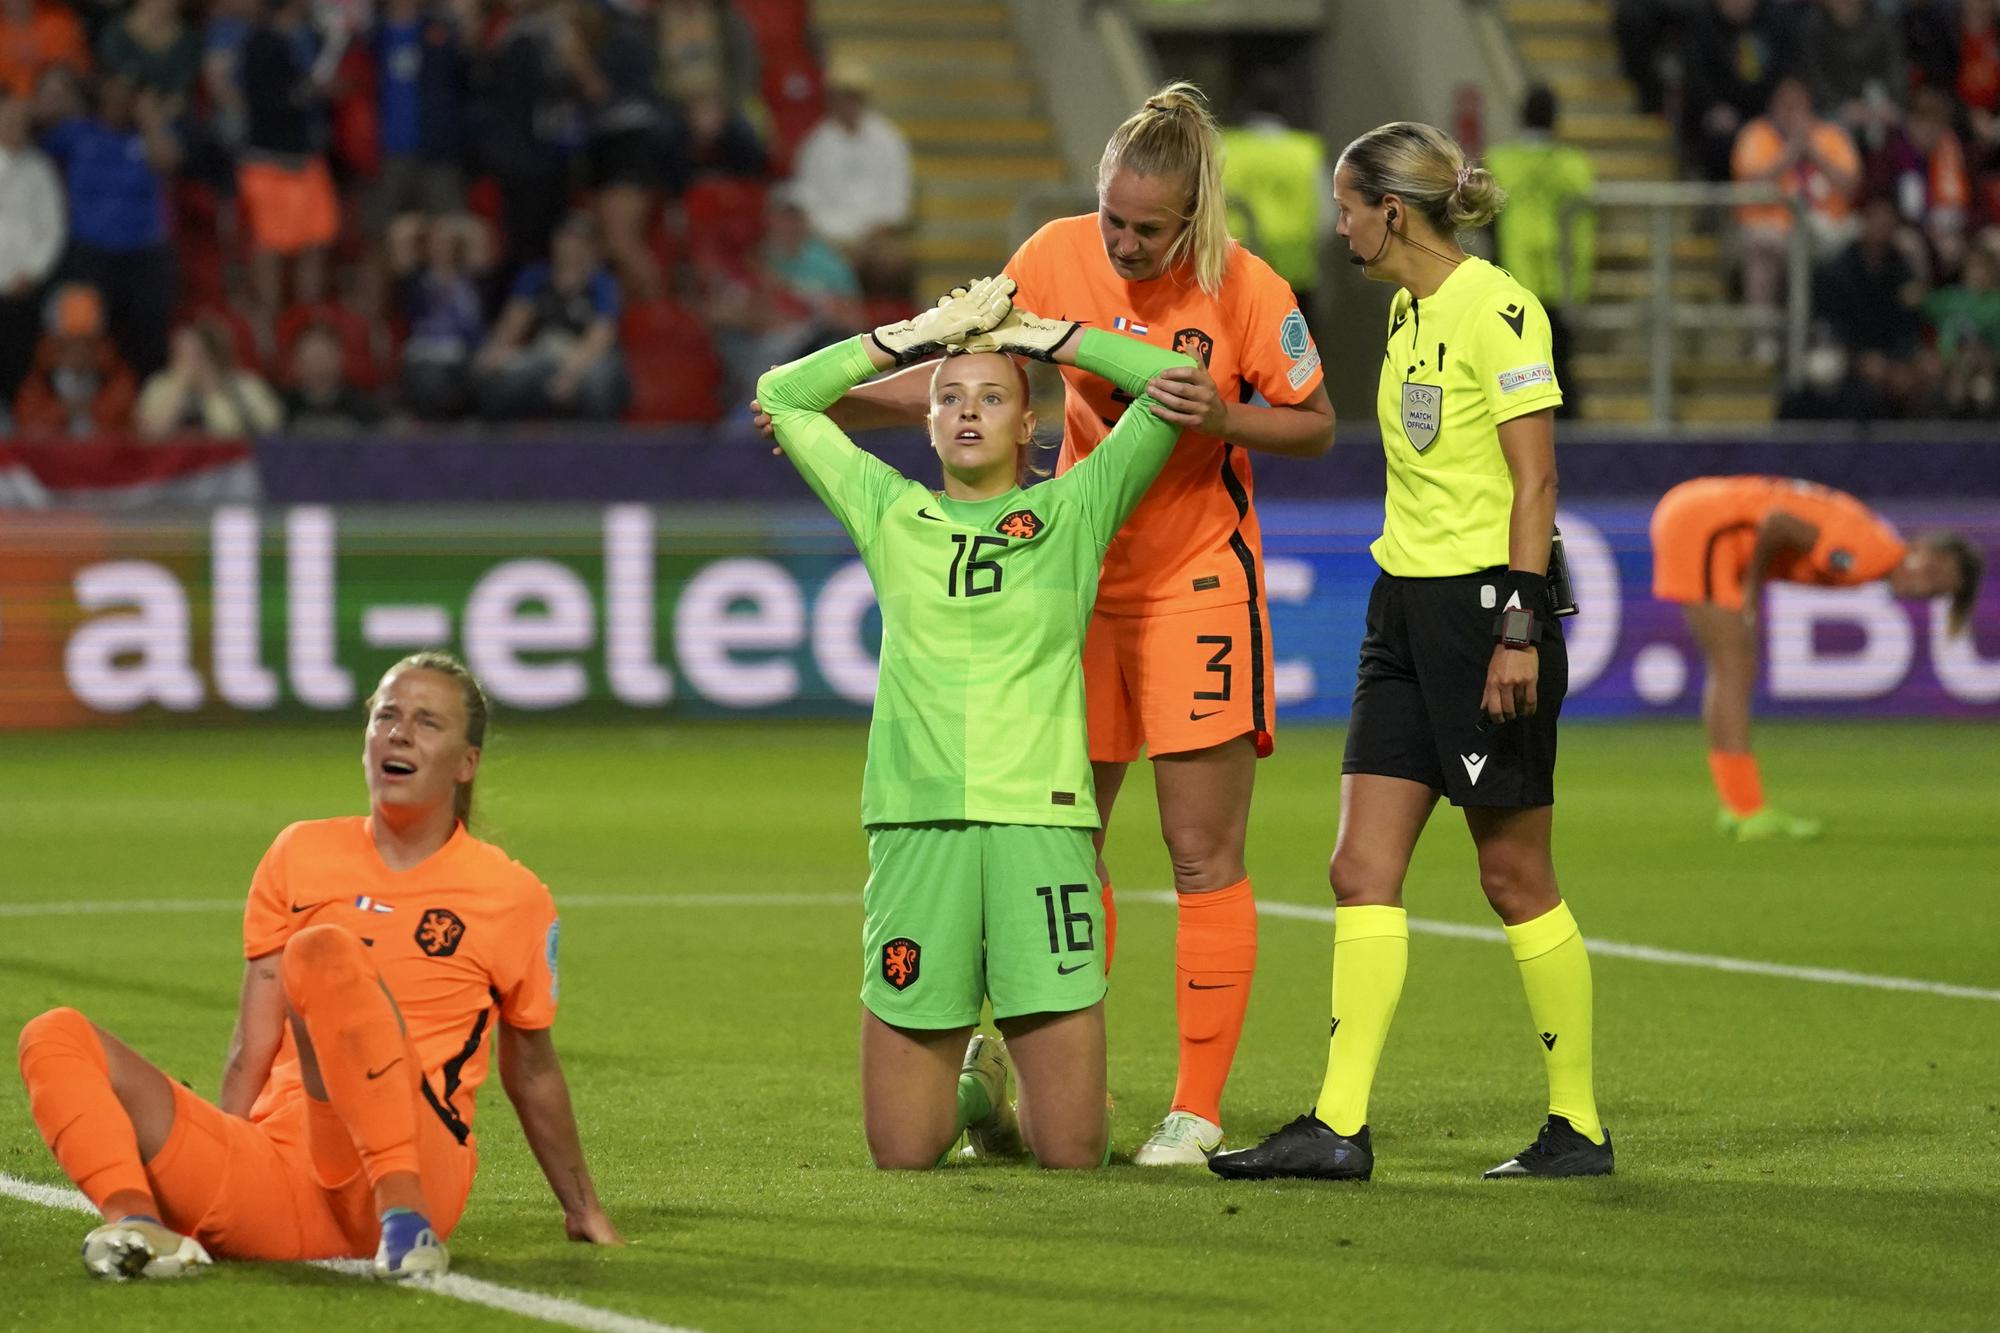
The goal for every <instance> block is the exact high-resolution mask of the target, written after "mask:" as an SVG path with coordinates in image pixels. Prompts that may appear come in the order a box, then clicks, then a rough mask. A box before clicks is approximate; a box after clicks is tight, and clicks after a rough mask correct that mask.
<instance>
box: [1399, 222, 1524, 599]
mask: <svg viewBox="0 0 2000 1333" xmlns="http://www.w3.org/2000/svg"><path fill="white" fill-rule="evenodd" d="M1560 402H1562V387H1561V386H1560V385H1558V384H1557V383H1556V375H1555V369H1554V366H1553V364H1552V361H1551V356H1550V352H1549V317H1548V314H1547V312H1546V311H1544V310H1543V309H1542V303H1541V302H1540V301H1537V300H1536V299H1535V298H1534V295H1533V294H1532V293H1530V292H1529V291H1528V289H1527V288H1525V287H1523V286H1522V285H1521V284H1520V283H1518V282H1516V281H1514V279H1513V277H1512V275H1510V274H1509V273H1507V271H1506V270H1504V269H1499V268H1495V267H1494V266H1493V265H1491V264H1489V263H1487V262H1486V261H1485V260H1483V259H1479V258H1474V257H1468V258H1467V259H1466V261H1465V262H1464V263H1462V264H1460V265H1459V266H1458V267H1457V268H1455V269H1453V270H1452V271H1451V276H1450V277H1448V278H1446V279H1445V280H1444V284H1443V285H1442V286H1440V287H1439V288H1438V289H1437V290H1436V291H1435V292H1433V293H1432V294H1431V295H1429V296H1426V297H1424V298H1423V299H1422V300H1421V301H1420V300H1418V299H1417V298H1415V297H1413V296H1411V295H1410V293H1409V292H1407V291H1399V292H1397V293H1396V299H1395V300H1394V301H1393V302H1392V303H1391V304H1390V306H1389V346H1388V349H1387V350H1386V351H1385V352H1384V353H1383V362H1382V382H1381V388H1380V390H1379V391H1378V392H1377V393H1376V395H1375V414H1376V416H1377V417H1378V418H1379V419H1380V420H1381V423H1382V448H1383V450H1384V452H1386V453H1387V454H1388V456H1389V493H1388V497H1387V502H1386V504H1385V506H1384V514H1383V519H1382V535H1381V536H1380V537H1378V538H1376V539H1375V544H1374V545H1373V546H1371V547H1369V548H1368V549H1369V551H1370V553H1371V554H1373V555H1374V557H1375V563H1376V564H1378V565H1380V566H1381V567H1382V569H1383V571H1384V572H1385V573H1389V574H1396V575H1400V576H1402V577H1404V578H1446V577H1449V576H1451V575H1454V574H1471V573H1474V572H1476V571H1478V570H1482V569H1487V568H1490V567H1492V566H1494V565H1504V564H1506V563H1507V519H1508V514H1509V512H1510V510H1511V509H1512V508H1513V504H1514V479H1513V477H1512V475H1511V474H1510V473H1509V472H1508V471H1507V459H1506V457H1505V456H1504V455H1502V454H1501V452H1500V424H1501V423H1502V422H1506V421H1512V420H1513V419H1514V418H1515V417H1519V416H1526V415H1527V414H1528V413H1530V412H1539V411H1541V410H1542V409H1543V408H1545V407H1554V406H1556V405H1557V404H1558V403H1560Z"/></svg>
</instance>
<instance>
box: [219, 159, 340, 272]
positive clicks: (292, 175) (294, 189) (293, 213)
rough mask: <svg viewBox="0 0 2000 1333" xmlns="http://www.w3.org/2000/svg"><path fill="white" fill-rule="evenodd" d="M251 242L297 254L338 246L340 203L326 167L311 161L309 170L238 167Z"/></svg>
mask: <svg viewBox="0 0 2000 1333" xmlns="http://www.w3.org/2000/svg"><path fill="white" fill-rule="evenodd" d="M236 185H237V188H238V189H239V190H240V191H242V194H243V211H244V212H245V213H246V214H247V215H248V216H249V219H250V239H251V240H252V241H253V242H254V243H255V244H256V246H257V248H258V249H260V250H269V251H271V252H273V253H275V254H281V255H295V254H298V253H299V252H300V251H301V250H313V249H317V248H319V247H320V246H324V245H332V244H333V241H334V238H335V237H337V236H338V235H340V204H339V201H338V200H336V199H335V198H334V194H333V177H332V176H330V175H328V174H327V170H326V163H325V162H324V161H322V160H320V159H319V158H316V157H315V158H310V159H308V160H307V161H306V163H305V165H304V166H300V167H287V166H282V165H280V164H279V163H276V162H245V163H243V164H242V165H241V166H239V167H237V168H236Z"/></svg>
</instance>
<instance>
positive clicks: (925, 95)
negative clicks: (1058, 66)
mask: <svg viewBox="0 0 2000 1333" xmlns="http://www.w3.org/2000/svg"><path fill="white" fill-rule="evenodd" d="M941 13H946V14H949V16H950V20H949V23H948V24H946V25H944V26H942V27H941V26H940V24H939V22H938V16H939V15H940V14H941ZM813 18H814V23H815V24H816V26H817V27H818V29H819V34H820V38H821V40H822V41H823V43H824V44H825V48H826V51H827V53H828V56H829V57H830V58H831V57H840V56H847V57H852V58H853V59H855V60H856V61H858V62H860V63H861V64H862V65H863V66H864V67H865V68H867V69H868V70H869V71H870V72H871V74H872V75H873V77H874V81H875V98H874V100H875V104H876V106H877V107H878V108H879V109H880V110H881V111H882V113H883V114H884V115H886V116H888V117H889V118H890V119H891V120H893V121H895V122H896V124H897V125H898V126H900V127H901V128H902V131H903V133H904V134H905V135H907V136H908V137H909V140H910V149H911V152H912V154H913V155H914V157H915V160H916V182H917V201H916V208H917V225H916V235H915V238H914V240H913V242H912V251H913V258H914V259H915V262H916V269H917V275H916V283H917V291H918V293H919V294H922V293H933V294H935V293H937V292H941V291H944V290H946V289H947V288H949V287H951V286H953V285H954V284H956V283H959V282H963V281H964V280H965V279H966V278H968V277H975V276H978V275H980V274H985V273H993V272H998V271H999V269H1000V267H1001V266H1002V265H1003V264H1005V263H1006V262H1007V257H1008V256H1009V255H1010V254H1011V253H1012V252H1013V246H1012V244H1011V243H1010V242H1011V239H1012V238H1011V237H1010V236H1009V234H1008V220H1009V218H1010V216H1011V214H1012V212H1013V208H1014V201H1015V199H1016V198H1017V197H1018V196H1019V195H1020V194H1021V193H1022V191H1023V190H1025V189H1030V188H1033V187H1036V186H1048V185H1054V184H1058V183H1060V182H1061V181H1062V179H1063V175H1064V167H1063V161H1062V157H1061V155H1060V153H1059V152H1058V151H1057V148H1056V141H1055V135H1054V131H1053V130H1052V129H1051V127H1050V125H1049V122H1048V119H1047V117H1046V116H1045V115H1044V114H1043V112H1042V110H1041V106H1040V100H1039V97H1038V95H1037V92H1036V89H1035V82H1034V79H1033V78H1032V77H1031V74H1030V72H1029V70H1028V66H1027V63H1026V61H1025V59H1024V57H1023V55H1022V52H1021V49H1020V46H1019V44H1018V43H1017V42H1016V41H1015V39H1014V30H1013V27H1012V23H1011V19H1010V16H1009V10H1008V5H1007V0H962V3H958V4H954V5H951V6H949V7H948V8H946V9H942V10H941V9H940V8H939V7H938V5H937V4H936V3H935V0H816V2H815V4H814V6H813ZM932 34H937V35H932Z"/></svg>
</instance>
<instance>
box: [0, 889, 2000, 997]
mask: <svg viewBox="0 0 2000 1333" xmlns="http://www.w3.org/2000/svg"><path fill="white" fill-rule="evenodd" d="M860 901H861V899H860V895H859V894H856V893H569V894H564V895H563V896H562V897H560V898H558V899H557V900H556V905H557V906H558V907H839V906H847V905H853V906H859V905H860ZM1119 901H1121V902H1142V903H1151V904H1153V905H1154V906H1160V907H1170V906H1172V905H1173V903H1174V901H1175V899H1174V895H1173V894H1172V893H1168V892H1163V891H1158V890H1148V891H1140V892H1135V893H1122V894H1120V895H1119ZM242 908H243V903H242V900H241V899H236V898H137V899H133V900H131V901H129V902H103V901H97V902H74V903H65V902H38V903H0V918H16V919H18V918H23V917H59V916H114V915H122V914H127V913H130V914H135V915H138V914H144V913H147V912H221V911H230V912H238V911H241V910H242ZM1257 911H1258V913H1259V914H1260V915H1262V916H1270V917H1281V918H1284V919H1287V920H1292V921H1317V922H1321V923H1323V924H1330V923H1331V922H1332V921H1333V909H1332V908H1331V907H1321V906H1317V905H1314V904H1310V903H1288V902H1278V901H1272V900H1270V899H1261V900H1259V901H1258V903H1257ZM1410 933H1411V934H1413V935H1438V936H1443V937H1444V938H1447V939H1459V940H1489V941H1493V942H1495V943H1504V942H1505V941H1506V938H1507V935H1506V932H1504V931H1502V930H1501V929H1500V928H1499V927H1498V926H1473V925H1466V924H1463V923H1461V922H1457V921H1430V920H1426V919H1423V918H1420V917H1412V918H1411V919H1410ZM1588 944H1589V948H1590V952H1591V954H1592V956H1593V957H1598V958H1629V959H1632V960H1634V961H1635V962H1641V963H1658V964H1660V965H1662V966H1665V967H1694V968H1701V969H1704V970H1706V971H1710V972H1733V973H1736V974H1738V975H1740V976H1754V977H1778V978H1781V979H1783V980H1786V981H1809V982H1814V983H1817V984H1819V985H1823V986H1852V987H1858V988H1860V989H1863V990H1885V991H1901V992H1904V993H1906V994H1913V995H1938V996H1943V997H1945V998H1947V999H1953V1000H1984V1001H1987V1002H1989V1003H2000V990H1995V989H1989V988H1987V987H1983V986H1960V985H1956V984H1954V983H1952V982H1948V981H1927V980H1924V979H1923V978H1920V977H1885V976H1878V975H1876V974H1874V973H1871V972H1849V971H1846V970H1844V969H1841V968H1835V967H1804V966H1800V965H1798V964H1794V963H1768V962H1764V961H1762V960H1760V959H1755V958H1731V957H1729V956H1727V955H1726V954H1713V953H1686V952H1683V951H1681V950H1679V949H1658V948H1654V947H1653V946H1652V945H1650V944H1625V943H1621V942H1620V941H1618V940H1605V939H1596V938H1591V939H1590V940H1588Z"/></svg>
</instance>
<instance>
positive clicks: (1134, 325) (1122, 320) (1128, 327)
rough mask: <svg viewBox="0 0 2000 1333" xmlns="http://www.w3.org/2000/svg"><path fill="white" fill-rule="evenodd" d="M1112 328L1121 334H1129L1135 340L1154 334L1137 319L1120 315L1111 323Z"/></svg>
mask: <svg viewBox="0 0 2000 1333" xmlns="http://www.w3.org/2000/svg"><path fill="white" fill-rule="evenodd" d="M1111 327H1112V328H1114V329H1116V330H1118V331H1119V332H1120V333H1129V334H1131V335H1132V336H1133V337H1135V338H1143V337H1145V336H1146V335H1147V334H1149V333H1151V332H1152V330H1151V329H1150V328H1148V327H1146V326H1145V325H1144V324H1141V323H1139V321H1137V320H1135V319H1130V318H1127V317H1126V316H1124V315H1119V316H1117V317H1116V318H1115V319H1113V320H1112V321H1111Z"/></svg>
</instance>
